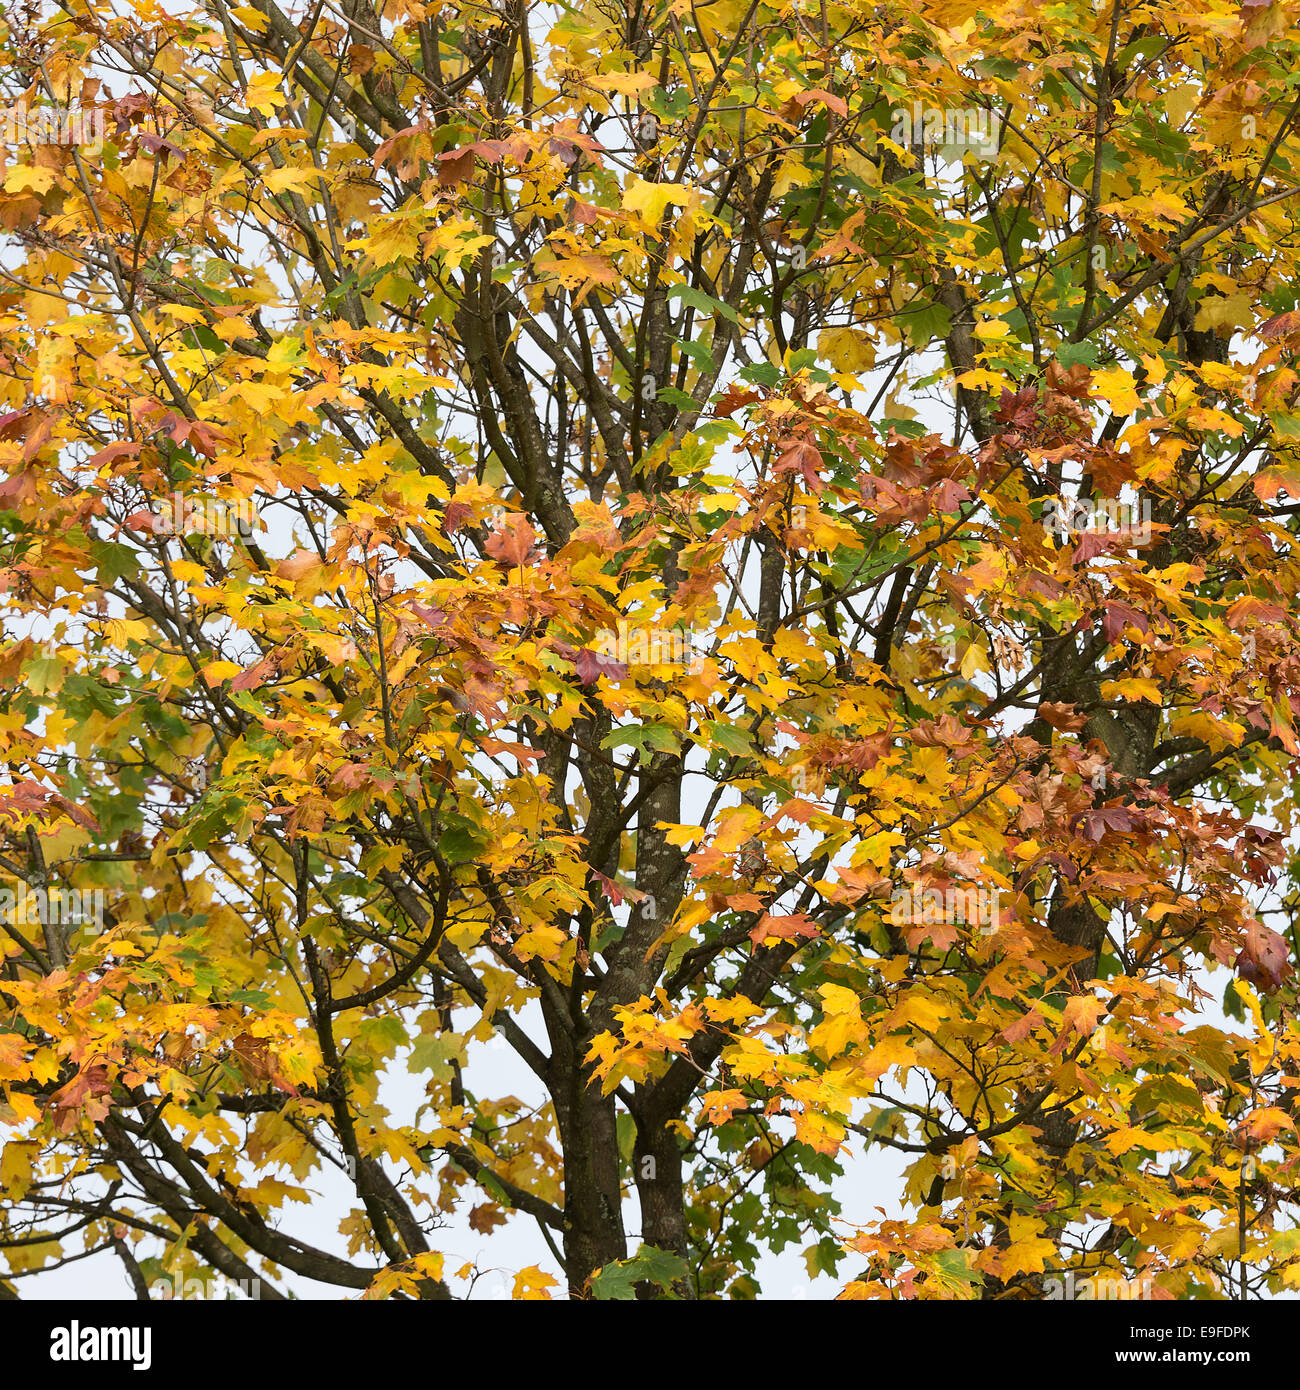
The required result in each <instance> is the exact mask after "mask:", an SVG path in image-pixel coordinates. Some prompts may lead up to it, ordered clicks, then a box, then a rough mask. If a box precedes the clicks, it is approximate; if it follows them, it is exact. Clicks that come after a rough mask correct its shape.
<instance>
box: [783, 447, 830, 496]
mask: <svg viewBox="0 0 1300 1390" xmlns="http://www.w3.org/2000/svg"><path fill="white" fill-rule="evenodd" d="M781 447H782V449H783V450H784V452H783V453H782V454H781V456H780V457H779V458H778V459H777V461H776V464H775V467H774V468H773V472H775V473H795V472H798V473H802V474H803V480H804V484H805V485H806V486H807V488H808V490H809V492H818V493H819V492H821V491H822V489H823V488H824V487H825V484H824V483H823V482H822V480H821V478H820V477H819V476H818V475H819V472H820V470H821V469H822V468H824V467H825V466H826V461H825V459H823V458H822V455H821V450H820V449H818V447H817V446H816V445H815V444H814V443H813V442H812V440H811V439H787V440H785V441H784V442H783V443H782V445H781Z"/></svg>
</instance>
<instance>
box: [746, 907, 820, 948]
mask: <svg viewBox="0 0 1300 1390" xmlns="http://www.w3.org/2000/svg"><path fill="white" fill-rule="evenodd" d="M817 934H818V932H817V923H816V922H814V921H813V920H812V918H811V917H809V916H808V915H807V914H806V913H803V912H791V913H790V914H788V915H787V916H785V917H773V916H772V914H771V913H769V912H765V913H764V914H763V915H762V916H761V917H760V918H759V919H758V925H757V926H756V927H755V928H754V930H753V931H751V932H750V934H749V939H750V940H751V941H752V942H753V943H754V945H755V946H761V945H762V944H763V942H764V941H792V940H795V939H797V938H798V937H801V936H816V935H817Z"/></svg>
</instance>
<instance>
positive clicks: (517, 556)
mask: <svg viewBox="0 0 1300 1390" xmlns="http://www.w3.org/2000/svg"><path fill="white" fill-rule="evenodd" d="M536 544H537V532H536V531H534V530H533V528H532V526H531V525H529V522H528V518H527V517H525V516H523V515H522V514H521V513H519V512H512V513H511V514H510V515H509V516H507V517H505V518H503V520H502V521H501V523H500V525H499V526H497V528H496V529H495V530H494V531H493V532H492V534H491V535H490V536H489V537H488V538H487V543H486V546H485V549H486V550H487V553H488V554H489V555H491V556H492V557H493V558H494V559H497V560H504V561H506V562H507V563H509V564H510V565H512V566H520V567H522V566H526V565H531V564H532V563H533V561H534V558H535V555H536Z"/></svg>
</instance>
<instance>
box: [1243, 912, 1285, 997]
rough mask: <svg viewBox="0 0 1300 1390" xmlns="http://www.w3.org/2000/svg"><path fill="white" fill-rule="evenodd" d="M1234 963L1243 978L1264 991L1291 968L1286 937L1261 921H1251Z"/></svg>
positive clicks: (1277, 983)
mask: <svg viewBox="0 0 1300 1390" xmlns="http://www.w3.org/2000/svg"><path fill="white" fill-rule="evenodd" d="M1234 964H1235V968H1236V971H1237V974H1238V975H1240V976H1241V978H1242V979H1243V980H1245V981H1246V982H1247V983H1248V984H1252V985H1255V986H1257V987H1258V988H1260V989H1263V990H1264V991H1265V992H1269V991H1272V990H1275V989H1277V988H1278V986H1279V985H1280V984H1281V983H1282V981H1283V980H1285V979H1286V978H1287V977H1288V976H1290V975H1291V974H1292V973H1293V972H1294V966H1292V964H1291V962H1290V960H1289V959H1288V958H1287V949H1286V941H1285V939H1284V938H1283V937H1281V936H1279V935H1278V933H1277V932H1275V931H1273V930H1272V929H1271V928H1270V927H1266V926H1265V925H1264V924H1263V923H1262V922H1252V923H1251V924H1250V926H1248V927H1247V928H1246V944H1245V945H1244V946H1243V947H1242V948H1241V950H1240V952H1239V953H1238V955H1237V959H1236V961H1235V963H1234Z"/></svg>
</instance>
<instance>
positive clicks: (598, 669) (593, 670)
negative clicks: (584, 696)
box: [573, 647, 627, 685]
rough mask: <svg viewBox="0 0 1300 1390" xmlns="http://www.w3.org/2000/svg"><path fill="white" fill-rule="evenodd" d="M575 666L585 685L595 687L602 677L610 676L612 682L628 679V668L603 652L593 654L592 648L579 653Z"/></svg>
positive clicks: (583, 649) (579, 677)
mask: <svg viewBox="0 0 1300 1390" xmlns="http://www.w3.org/2000/svg"><path fill="white" fill-rule="evenodd" d="M573 665H574V669H575V670H576V671H577V673H578V679H579V680H580V681H581V682H582V683H583V685H594V684H595V683H596V680H597V678H598V677H600V676H608V677H609V679H610V680H612V681H621V680H626V679H627V667H626V666H625V665H624V664H623V663H622V662H621V661H615V660H614V658H613V657H612V656H605V655H604V654H603V653H602V652H593V651H592V650H591V648H590V647H583V648H582V649H581V651H579V652H578V655H577V657H576V658H575V660H574V663H573Z"/></svg>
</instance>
